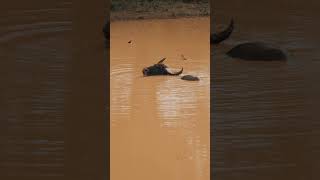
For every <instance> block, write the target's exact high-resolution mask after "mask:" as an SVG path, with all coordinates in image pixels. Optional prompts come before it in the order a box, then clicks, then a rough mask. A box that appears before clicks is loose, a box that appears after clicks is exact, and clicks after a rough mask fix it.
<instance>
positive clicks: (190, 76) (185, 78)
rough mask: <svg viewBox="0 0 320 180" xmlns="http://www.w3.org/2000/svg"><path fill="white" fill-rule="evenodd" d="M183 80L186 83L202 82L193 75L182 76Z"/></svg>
mask: <svg viewBox="0 0 320 180" xmlns="http://www.w3.org/2000/svg"><path fill="white" fill-rule="evenodd" d="M181 79H182V80H186V81H200V79H199V78H198V77H197V76H192V75H185V76H182V77H181Z"/></svg>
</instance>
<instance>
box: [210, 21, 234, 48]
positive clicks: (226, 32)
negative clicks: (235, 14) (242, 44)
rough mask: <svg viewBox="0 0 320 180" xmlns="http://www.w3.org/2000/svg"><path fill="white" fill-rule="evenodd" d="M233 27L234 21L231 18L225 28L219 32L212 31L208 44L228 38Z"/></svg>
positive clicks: (217, 42)
mask: <svg viewBox="0 0 320 180" xmlns="http://www.w3.org/2000/svg"><path fill="white" fill-rule="evenodd" d="M233 29H234V22H233V19H231V22H230V24H229V26H228V27H227V28H226V29H225V30H223V31H221V32H219V33H214V34H212V35H210V44H219V43H221V42H222V41H224V40H226V39H228V38H229V37H230V35H231V33H232V32H233Z"/></svg>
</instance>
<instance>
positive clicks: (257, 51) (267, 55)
mask: <svg viewBox="0 0 320 180" xmlns="http://www.w3.org/2000/svg"><path fill="white" fill-rule="evenodd" d="M227 55H228V56H230V57H232V58H239V59H243V60H262V61H273V60H286V59H287V56H286V54H285V53H284V52H283V51H282V50H280V49H277V48H275V47H272V46H271V45H270V44H265V43H263V42H248V43H243V44H239V45H237V46H235V47H234V48H232V49H231V50H230V51H228V52H227Z"/></svg>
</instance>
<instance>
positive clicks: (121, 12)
mask: <svg viewBox="0 0 320 180" xmlns="http://www.w3.org/2000/svg"><path fill="white" fill-rule="evenodd" d="M193 17H210V7H209V3H208V2H207V1H205V0H204V1H192V2H188V3H186V2H183V1H176V2H170V1H143V2H142V3H136V4H133V3H129V2H126V1H125V0H118V1H115V2H114V3H113V4H112V8H111V11H110V22H113V21H129V20H152V19H176V18H193Z"/></svg>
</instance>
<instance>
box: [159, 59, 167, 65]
mask: <svg viewBox="0 0 320 180" xmlns="http://www.w3.org/2000/svg"><path fill="white" fill-rule="evenodd" d="M166 59H167V58H162V59H161V60H160V61H159V62H158V64H161V63H163V61H164V60H166Z"/></svg>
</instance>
